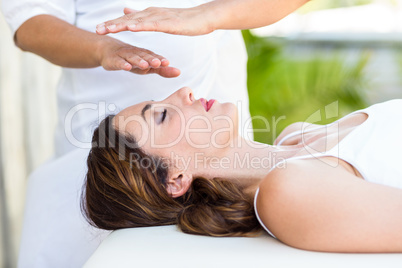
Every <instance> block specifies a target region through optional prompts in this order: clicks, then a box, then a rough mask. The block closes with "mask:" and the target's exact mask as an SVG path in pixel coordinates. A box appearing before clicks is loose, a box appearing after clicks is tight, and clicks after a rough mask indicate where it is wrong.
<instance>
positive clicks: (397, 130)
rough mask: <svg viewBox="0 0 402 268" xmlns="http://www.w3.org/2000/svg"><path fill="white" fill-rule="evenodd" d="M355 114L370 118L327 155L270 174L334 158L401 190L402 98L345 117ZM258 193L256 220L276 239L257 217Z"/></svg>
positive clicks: (367, 177) (369, 179)
mask: <svg viewBox="0 0 402 268" xmlns="http://www.w3.org/2000/svg"><path fill="white" fill-rule="evenodd" d="M356 113H366V114H367V115H368V118H367V119H366V121H364V122H363V123H362V124H360V125H359V126H357V127H356V128H355V129H354V130H352V132H350V133H349V134H348V135H347V136H346V137H344V138H343V139H342V140H341V141H340V142H339V143H338V144H337V145H335V146H334V147H333V148H332V149H330V150H328V151H326V152H324V153H313V154H308V155H303V156H297V157H293V158H288V159H285V160H283V161H281V162H279V163H277V164H276V165H274V166H273V167H272V168H271V169H270V170H269V171H268V173H269V172H270V171H271V170H273V169H274V168H275V167H277V166H278V165H280V164H283V162H286V161H288V160H296V159H308V158H317V157H323V156H334V157H337V158H339V159H342V160H344V161H346V162H348V163H349V164H350V165H352V166H353V167H354V168H355V169H357V170H358V171H359V172H360V174H361V175H362V176H363V179H364V180H366V181H369V182H372V183H378V184H383V185H387V186H392V187H397V188H401V189H402V157H401V152H402V99H397V100H391V101H387V102H383V103H379V104H375V105H372V106H370V107H368V108H366V109H363V110H359V111H355V112H353V113H351V114H349V115H347V116H345V117H348V116H351V115H353V114H356ZM345 117H343V118H341V119H339V120H342V119H344V118H345ZM339 120H337V121H335V122H333V123H331V125H332V124H336V123H337V122H338V121H339ZM324 127H328V125H323V126H318V127H316V128H314V129H309V130H308V131H305V132H304V133H306V132H310V131H314V130H317V129H320V128H324ZM300 134H301V131H296V132H293V133H290V134H289V135H286V136H285V137H284V138H283V139H282V140H281V141H280V142H279V143H278V145H280V144H282V143H283V142H284V141H285V140H286V139H289V138H291V137H294V136H296V135H300ZM258 192H259V189H257V191H256V193H255V197H254V209H255V213H256V216H257V219H258V221H259V222H260V224H261V225H262V226H263V227H264V229H265V230H266V231H267V232H268V233H269V234H270V235H271V236H273V237H275V236H274V235H273V234H272V233H271V232H270V231H269V230H268V228H267V227H266V226H265V225H264V224H263V222H262V221H261V219H260V217H259V216H258V212H257V206H256V204H257V195H258ZM275 238H276V237H275Z"/></svg>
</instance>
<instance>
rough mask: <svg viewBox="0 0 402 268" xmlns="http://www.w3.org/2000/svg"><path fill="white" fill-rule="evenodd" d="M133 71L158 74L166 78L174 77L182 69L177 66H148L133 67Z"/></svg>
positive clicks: (141, 73)
mask: <svg viewBox="0 0 402 268" xmlns="http://www.w3.org/2000/svg"><path fill="white" fill-rule="evenodd" d="M131 72H132V73H135V74H140V75H145V74H158V75H160V76H162V77H165V78H174V77H177V76H179V75H180V70H179V69H177V68H175V67H160V68H148V69H145V70H141V69H138V68H133V69H131Z"/></svg>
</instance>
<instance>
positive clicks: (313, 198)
mask: <svg viewBox="0 0 402 268" xmlns="http://www.w3.org/2000/svg"><path fill="white" fill-rule="evenodd" d="M259 188H260V191H259V194H258V197H257V203H256V206H257V210H258V214H259V216H260V218H261V220H262V222H263V223H264V225H265V226H266V227H267V228H268V229H269V230H270V231H271V232H272V233H273V234H274V235H275V236H276V237H277V238H278V239H279V240H281V241H282V242H284V243H286V244H288V245H290V246H293V247H296V248H302V249H307V250H316V251H329V252H402V190H401V189H396V188H392V187H388V186H384V185H378V184H374V183H370V182H367V181H364V180H363V179H361V178H358V177H357V176H355V175H354V174H352V173H350V172H348V171H347V170H346V169H345V168H343V167H342V166H341V165H338V166H335V165H328V163H325V162H324V161H322V159H308V160H307V159H305V160H294V161H288V163H287V165H286V167H283V168H276V169H274V170H272V171H271V172H270V173H269V174H268V175H267V176H266V177H265V178H264V179H263V181H262V182H261V184H260V187H259ZM373 196H376V198H373ZM368 208H369V209H368ZM384 208H387V209H386V210H385V209H384ZM384 219H386V220H385V221H384ZM384 224H385V225H387V226H384ZM368 233H370V234H372V235H370V237H368V236H367V234H368ZM395 236H398V239H400V240H399V241H397V240H396V238H395ZM345 237H348V239H347V240H345V239H344V238H345Z"/></svg>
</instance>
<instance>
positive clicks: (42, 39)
mask: <svg viewBox="0 0 402 268" xmlns="http://www.w3.org/2000/svg"><path fill="white" fill-rule="evenodd" d="M15 43H16V45H17V46H18V47H19V48H21V49H22V50H24V51H30V52H33V53H35V54H37V55H39V56H41V57H43V58H45V59H46V60H48V61H50V62H52V63H54V64H56V65H59V66H62V67H68V68H92V67H98V66H102V67H103V68H104V69H106V70H125V71H131V72H134V73H137V74H147V73H157V74H159V75H161V76H164V77H175V76H178V75H179V74H180V71H179V70H178V69H176V68H173V67H168V65H169V61H168V60H167V59H165V58H164V57H162V56H160V55H157V54H155V53H153V52H151V51H149V50H146V49H143V48H138V47H135V46H131V45H129V44H126V43H123V42H121V41H119V40H117V39H115V38H111V37H109V36H99V35H97V34H95V33H91V32H88V31H85V30H82V29H79V28H77V27H75V26H73V25H71V24H69V23H67V22H65V21H63V20H60V19H58V18H56V17H54V16H50V15H38V16H35V17H33V18H31V19H29V20H27V21H26V22H24V23H23V24H22V25H21V27H20V28H19V29H18V30H17V32H16V34H15Z"/></svg>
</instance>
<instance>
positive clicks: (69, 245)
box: [19, 149, 402, 268]
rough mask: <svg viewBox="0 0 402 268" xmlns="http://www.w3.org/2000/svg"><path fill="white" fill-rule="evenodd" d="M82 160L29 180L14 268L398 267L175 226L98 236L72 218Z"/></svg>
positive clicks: (81, 153)
mask: <svg viewBox="0 0 402 268" xmlns="http://www.w3.org/2000/svg"><path fill="white" fill-rule="evenodd" d="M88 152H89V150H88V149H76V150H74V151H72V152H70V153H68V154H66V155H64V156H63V157H60V158H57V159H54V160H51V161H48V162H47V163H46V164H44V165H43V166H41V167H40V168H39V169H37V170H36V171H35V172H34V173H33V174H32V175H31V176H30V178H29V181H28V188H27V198H26V209H25V215H24V223H23V233H22V241H21V248H20V249H21V250H20V255H19V267H29V268H35V267H40V268H47V267H51V268H53V267H57V268H63V267H82V266H84V267H86V268H101V267H118V268H122V267H175V268H177V267H298V268H299V267H309V268H315V267H319V268H321V267H325V268H327V267H342V268H345V267H364V268H368V267H398V268H401V267H402V254H339V253H321V252H311V251H304V250H299V249H295V248H292V247H289V246H286V245H285V244H283V243H281V242H279V241H278V240H276V239H274V238H272V237H270V236H268V235H267V234H266V233H262V235H260V236H258V237H254V238H243V237H227V238H215V237H206V236H198V235H189V234H184V233H182V232H180V231H179V230H178V229H177V227H176V226H161V227H144V228H131V229H122V230H117V231H114V232H109V231H103V230H99V229H97V228H94V227H92V226H90V225H89V224H88V223H87V222H86V221H85V219H84V217H83V216H82V215H81V212H80V203H79V198H80V195H81V189H82V186H83V183H84V178H85V173H86V157H87V155H88Z"/></svg>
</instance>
